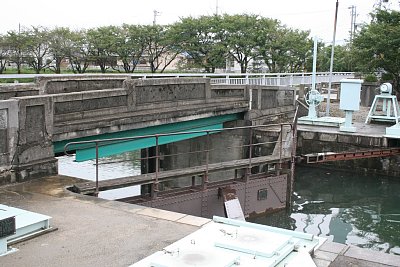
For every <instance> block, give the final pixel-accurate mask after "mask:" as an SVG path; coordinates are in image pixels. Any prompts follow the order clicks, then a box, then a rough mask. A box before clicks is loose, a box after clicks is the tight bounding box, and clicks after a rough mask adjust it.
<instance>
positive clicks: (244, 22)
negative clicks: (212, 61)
mask: <svg viewBox="0 0 400 267" xmlns="http://www.w3.org/2000/svg"><path fill="white" fill-rule="evenodd" d="M216 22H217V23H218V25H219V26H218V27H219V33H218V39H219V40H221V44H222V45H223V46H224V47H226V49H227V54H228V55H229V56H230V57H232V58H233V59H234V60H235V61H236V62H237V63H239V65H240V71H241V72H242V73H245V72H246V71H247V67H248V64H249V62H250V61H251V60H252V59H254V58H255V57H257V48H258V47H257V45H258V42H257V39H258V38H259V33H260V32H262V28H261V24H260V18H259V17H258V16H256V15H247V14H243V15H227V14H224V15H223V16H222V17H217V20H216Z"/></svg>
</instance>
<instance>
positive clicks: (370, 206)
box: [58, 152, 400, 254]
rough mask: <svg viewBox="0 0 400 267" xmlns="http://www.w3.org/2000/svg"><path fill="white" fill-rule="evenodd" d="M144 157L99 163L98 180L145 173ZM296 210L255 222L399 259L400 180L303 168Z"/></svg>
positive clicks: (130, 191)
mask: <svg viewBox="0 0 400 267" xmlns="http://www.w3.org/2000/svg"><path fill="white" fill-rule="evenodd" d="M139 157H140V154H139V152H129V153H124V154H121V155H118V156H113V157H108V158H103V159H100V166H99V179H100V180H105V179H111V178H117V177H124V176H130V175H138V174H140V161H139V160H137V158H139ZM58 159H59V173H60V174H63V175H69V176H74V177H79V178H83V179H88V180H92V181H93V180H94V179H95V162H94V161H87V162H83V163H76V162H74V158H73V157H66V156H64V157H59V158H58ZM119 190H120V189H118V191H116V190H112V191H111V190H110V191H107V192H101V194H100V197H103V198H106V199H115V198H117V197H118V198H119V197H125V196H131V195H137V194H140V187H138V186H136V187H132V188H125V189H122V190H121V191H119ZM295 192H296V193H295V196H294V205H293V209H292V212H291V213H289V214H288V213H286V212H285V211H282V212H279V213H276V214H272V215H268V216H267V217H262V218H261V217H259V218H255V219H253V220H252V221H253V222H257V223H261V224H267V225H272V226H277V227H283V228H287V229H292V230H296V231H301V232H307V233H312V234H315V235H318V236H322V237H326V238H328V239H329V240H332V241H335V242H340V243H346V244H353V245H357V246H359V247H364V248H371V249H375V250H383V251H386V252H389V253H394V254H400V193H399V192H400V180H399V179H398V180H397V181H396V180H389V179H387V178H385V177H381V176H379V175H369V176H364V175H355V174H353V173H351V174H350V173H345V172H339V171H335V172H333V171H326V170H323V169H316V168H306V167H299V168H297V171H296V184H295Z"/></svg>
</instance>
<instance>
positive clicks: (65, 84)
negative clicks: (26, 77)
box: [35, 74, 130, 94]
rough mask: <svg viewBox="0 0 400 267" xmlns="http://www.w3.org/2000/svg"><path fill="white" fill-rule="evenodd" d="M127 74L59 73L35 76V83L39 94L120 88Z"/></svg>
mask: <svg viewBox="0 0 400 267" xmlns="http://www.w3.org/2000/svg"><path fill="white" fill-rule="evenodd" d="M129 78H130V76H128V75H93V74H92V75H90V74H88V75H86V74H84V75H60V76H59V77H36V78H35V85H36V87H37V88H38V90H39V91H40V94H61V93H73V92H84V91H93V90H103V89H113V88H122V83H123V81H124V80H126V79H129Z"/></svg>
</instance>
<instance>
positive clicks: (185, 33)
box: [0, 14, 349, 73]
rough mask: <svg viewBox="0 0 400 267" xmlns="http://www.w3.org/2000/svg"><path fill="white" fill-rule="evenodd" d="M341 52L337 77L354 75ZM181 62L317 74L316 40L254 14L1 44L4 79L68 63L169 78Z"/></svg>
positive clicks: (27, 36) (37, 35)
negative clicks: (8, 69)
mask: <svg viewBox="0 0 400 267" xmlns="http://www.w3.org/2000/svg"><path fill="white" fill-rule="evenodd" d="M322 47H323V48H322V50H321V51H322V52H321V54H320V55H323V59H321V60H320V62H319V66H320V69H319V70H326V69H327V66H329V56H328V50H326V51H325V50H323V49H328V48H325V47H324V46H322ZM2 51H5V52H4V56H3V52H2ZM337 51H338V52H337V59H336V63H335V69H336V70H338V71H343V70H347V69H348V68H347V67H348V65H349V64H348V61H347V48H346V49H344V48H343V49H341V48H340V47H339V48H338V50H337ZM343 57H345V58H346V59H342V58H343ZM178 59H179V61H180V63H179V66H180V67H181V68H182V70H190V69H195V70H198V69H201V70H202V71H205V72H214V71H215V70H216V69H217V68H225V66H226V64H227V62H230V61H234V62H236V63H238V64H239V65H240V69H241V72H248V71H259V70H261V66H262V67H263V70H264V71H269V72H301V71H311V67H312V40H311V39H310V38H309V32H308V31H301V30H297V29H291V28H288V27H287V26H285V25H282V24H281V23H280V22H279V21H278V20H274V19H270V18H264V17H260V16H257V15H248V14H241V15H227V14H224V15H222V16H201V17H198V18H193V17H187V18H182V19H181V20H180V21H179V22H176V23H174V24H172V25H165V26H162V25H143V26H141V25H129V24H124V25H122V26H103V27H97V28H92V29H89V30H82V31H72V30H70V29H68V28H55V29H52V30H47V29H45V28H41V27H32V29H27V30H25V29H24V30H23V31H22V32H9V33H8V34H7V35H5V36H0V72H1V71H4V69H2V64H3V65H4V64H6V63H12V64H13V65H15V66H16V68H17V72H18V73H20V72H21V69H22V68H23V67H25V66H27V65H28V66H30V68H32V69H33V70H34V71H35V72H36V73H40V72H42V71H44V70H45V69H50V70H52V71H54V72H55V73H60V72H62V71H66V70H62V67H63V65H62V64H63V63H64V64H65V63H68V64H69V70H70V71H73V72H74V73H85V72H87V71H88V68H89V66H93V65H94V66H96V67H98V69H99V70H100V71H101V72H102V73H105V72H107V71H118V72H126V73H132V72H134V71H135V70H136V69H137V66H138V65H139V64H141V65H142V66H143V65H145V66H147V67H148V70H149V71H150V72H152V73H154V72H164V71H166V69H167V67H168V66H169V65H170V64H172V62H174V61H177V60H178ZM341 60H342V61H343V62H342V61H341ZM250 62H253V63H252V65H250ZM90 71H97V70H93V68H92V69H91V70H90Z"/></svg>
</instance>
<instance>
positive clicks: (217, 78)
mask: <svg viewBox="0 0 400 267" xmlns="http://www.w3.org/2000/svg"><path fill="white" fill-rule="evenodd" d="M102 75H103V76H108V77H110V76H114V75H115V76H131V77H135V78H142V79H146V78H162V77H165V78H167V77H178V78H179V77H204V78H210V79H211V84H231V85H244V84H250V85H274V86H295V85H300V84H311V78H312V73H310V72H307V73H243V74H241V73H142V74H139V73H134V74H126V73H121V74H109V73H106V74H100V73H96V74H92V73H87V74H0V79H2V78H4V79H17V78H35V77H54V78H63V77H71V76H77V77H79V76H102ZM346 78H354V73H353V72H334V73H332V81H331V82H332V83H335V82H339V81H340V80H342V79H346ZM325 82H326V83H328V82H329V72H318V73H317V74H316V83H325Z"/></svg>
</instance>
